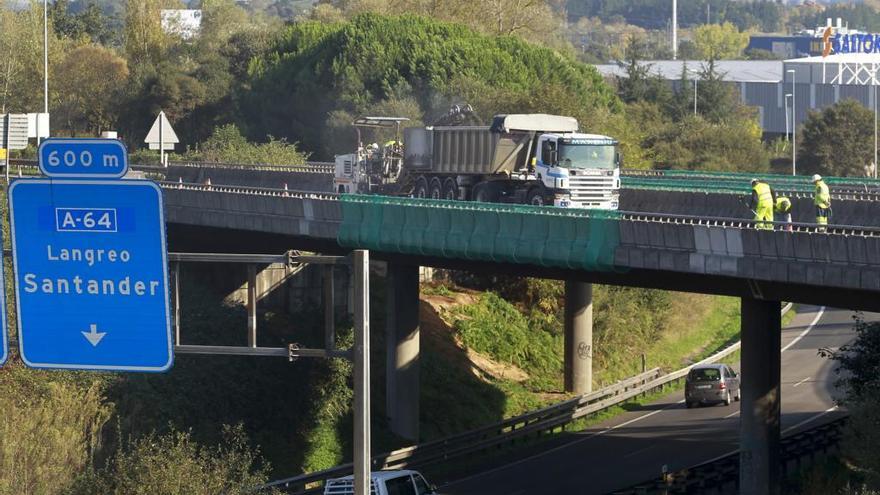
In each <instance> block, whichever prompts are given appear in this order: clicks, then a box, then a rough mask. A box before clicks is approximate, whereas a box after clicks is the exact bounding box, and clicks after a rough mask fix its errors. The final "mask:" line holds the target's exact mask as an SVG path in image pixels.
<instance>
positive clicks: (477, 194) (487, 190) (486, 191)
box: [473, 182, 498, 203]
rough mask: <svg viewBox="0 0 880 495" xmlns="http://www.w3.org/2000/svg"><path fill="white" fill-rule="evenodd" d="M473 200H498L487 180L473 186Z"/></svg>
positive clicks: (490, 201) (492, 201)
mask: <svg viewBox="0 0 880 495" xmlns="http://www.w3.org/2000/svg"><path fill="white" fill-rule="evenodd" d="M473 200H474V201H477V202H479V203H496V202H497V201H498V198H497V193H496V190H495V188H493V187H492V185H490V184H489V183H487V182H480V183H479V184H477V185H476V186H474V191H473Z"/></svg>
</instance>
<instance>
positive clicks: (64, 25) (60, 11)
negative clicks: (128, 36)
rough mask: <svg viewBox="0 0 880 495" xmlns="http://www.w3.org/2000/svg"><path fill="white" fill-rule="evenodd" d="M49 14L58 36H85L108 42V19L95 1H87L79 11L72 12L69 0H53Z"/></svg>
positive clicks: (79, 37)
mask: <svg viewBox="0 0 880 495" xmlns="http://www.w3.org/2000/svg"><path fill="white" fill-rule="evenodd" d="M49 16H50V17H51V19H52V25H53V26H54V27H55V31H56V32H57V33H58V34H59V36H64V37H67V38H71V39H75V40H80V39H83V38H86V39H89V40H91V41H92V42H93V43H100V44H107V43H109V42H110V40H111V38H112V36H113V33H112V31H111V29H110V28H109V26H108V24H109V19H107V16H106V15H105V14H104V12H103V11H101V7H99V6H98V4H97V3H95V2H88V3H87V4H86V6H85V7H81V8H80V10H79V12H74V9H73V7H72V5H71V3H70V0H55V2H53V3H52V4H51V7H50V8H49Z"/></svg>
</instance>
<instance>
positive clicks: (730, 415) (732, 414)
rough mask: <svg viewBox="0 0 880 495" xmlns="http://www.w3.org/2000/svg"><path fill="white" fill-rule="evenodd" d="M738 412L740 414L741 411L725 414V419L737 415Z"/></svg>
mask: <svg viewBox="0 0 880 495" xmlns="http://www.w3.org/2000/svg"><path fill="white" fill-rule="evenodd" d="M737 414H739V411H736V412H732V413H730V414H728V415H727V416H724V419H727V418H732V417H734V416H736V415H737Z"/></svg>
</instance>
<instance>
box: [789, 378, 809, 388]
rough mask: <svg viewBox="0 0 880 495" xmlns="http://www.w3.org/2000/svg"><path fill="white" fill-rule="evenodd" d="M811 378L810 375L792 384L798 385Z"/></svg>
mask: <svg viewBox="0 0 880 495" xmlns="http://www.w3.org/2000/svg"><path fill="white" fill-rule="evenodd" d="M809 379H810V377H809V376H808V377H806V378H804V379H803V380H801V381H799V382H797V383H795V384H794V385H792V387H797V386H798V385H800V384H802V383H804V382H805V381H807V380H809Z"/></svg>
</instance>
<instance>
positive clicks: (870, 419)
mask: <svg viewBox="0 0 880 495" xmlns="http://www.w3.org/2000/svg"><path fill="white" fill-rule="evenodd" d="M855 330H856V338H855V340H854V341H852V343H850V344H847V345H845V346H843V347H841V348H840V349H839V350H837V351H833V350H831V349H820V351H819V353H820V354H821V355H823V356H825V357H830V358H831V359H833V360H835V361H837V363H838V364H839V367H835V372H836V373H837V374H838V379H837V380H836V382H835V385H837V386H838V387H840V388H841V389H842V390H843V391H844V396H843V399H842V400H841V401H840V402H842V403H843V404H844V405H846V407H847V409H848V410H849V411H850V421H849V422H848V423H847V425H846V428H845V430H844V438H843V442H842V446H843V449H842V450H843V454H844V455H845V456H846V458H847V460H848V461H849V462H850V463H852V464H854V465H855V467H856V469H858V471H859V472H861V473H863V474H864V475H865V477H866V478H867V480H868V482H869V483H870V485H871V487H872V488H877V487H878V486H880V457H878V456H877V444H878V442H880V432H878V430H877V423H878V421H880V400H878V397H880V379H878V375H877V370H878V369H880V324H878V323H876V322H874V323H866V322H865V321H864V320H862V319H861V318H859V319H857V321H856V325H855ZM866 493H867V492H866Z"/></svg>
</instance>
